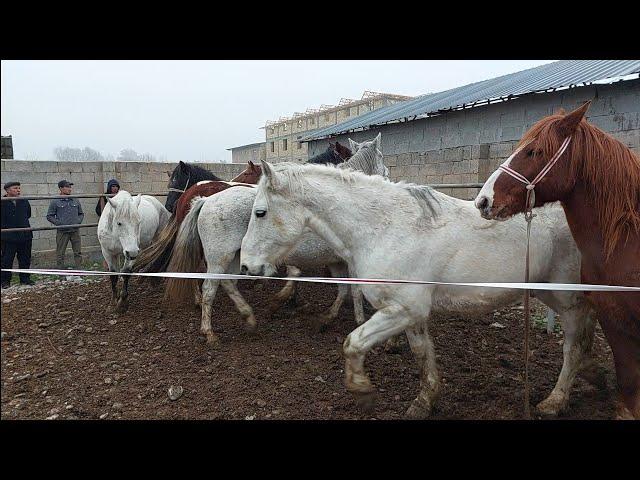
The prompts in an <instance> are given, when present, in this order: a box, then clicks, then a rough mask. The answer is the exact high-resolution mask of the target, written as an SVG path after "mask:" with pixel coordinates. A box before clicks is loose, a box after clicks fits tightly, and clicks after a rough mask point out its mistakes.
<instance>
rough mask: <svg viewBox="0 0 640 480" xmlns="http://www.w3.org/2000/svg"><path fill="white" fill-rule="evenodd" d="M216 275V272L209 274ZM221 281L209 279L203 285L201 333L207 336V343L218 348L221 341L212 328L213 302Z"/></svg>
mask: <svg viewBox="0 0 640 480" xmlns="http://www.w3.org/2000/svg"><path fill="white" fill-rule="evenodd" d="M208 273H216V272H208ZM219 284H220V280H210V279H207V280H205V281H204V283H203V284H202V304H201V306H202V317H201V320H200V333H202V334H203V335H205V336H206V338H207V343H208V344H209V345H210V346H211V347H212V348H216V347H218V346H219V345H220V339H219V338H218V336H217V335H216V334H215V333H213V329H212V328H211V310H212V309H213V300H214V299H215V298H216V292H217V290H218V285H219Z"/></svg>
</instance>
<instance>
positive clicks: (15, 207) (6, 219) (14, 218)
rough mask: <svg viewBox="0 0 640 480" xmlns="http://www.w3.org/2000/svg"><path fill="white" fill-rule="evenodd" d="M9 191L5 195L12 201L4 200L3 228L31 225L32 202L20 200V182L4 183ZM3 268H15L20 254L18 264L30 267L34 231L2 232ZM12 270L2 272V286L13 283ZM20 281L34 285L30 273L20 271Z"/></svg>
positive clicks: (6, 286) (5, 286)
mask: <svg viewBox="0 0 640 480" xmlns="http://www.w3.org/2000/svg"><path fill="white" fill-rule="evenodd" d="M4 190H5V191H6V192H7V193H6V195H4V196H5V197H9V198H11V199H12V200H11V201H3V202H2V215H1V217H2V228H3V229H4V228H22V227H31V225H29V218H31V204H30V203H29V200H18V197H19V196H20V182H7V183H5V185H4ZM1 240H2V268H13V259H14V258H15V257H16V254H17V255H18V266H19V267H20V268H29V267H30V266H31V243H32V240H33V232H31V231H28V232H8V233H3V234H2V238H1ZM11 276H12V274H11V272H2V288H8V287H9V286H10V285H11ZM19 277H20V283H21V284H23V285H33V281H32V280H31V277H30V275H29V274H28V273H20V274H19Z"/></svg>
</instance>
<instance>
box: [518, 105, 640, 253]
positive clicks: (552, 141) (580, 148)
mask: <svg viewBox="0 0 640 480" xmlns="http://www.w3.org/2000/svg"><path fill="white" fill-rule="evenodd" d="M563 113H564V112H562V111H560V112H559V113H556V114H554V115H550V116H548V117H545V118H543V119H542V120H540V121H539V122H537V123H536V124H535V125H534V126H533V127H532V128H531V129H530V130H529V131H528V132H527V133H526V134H525V135H524V137H522V140H521V141H520V144H519V145H523V144H525V143H527V142H529V141H532V140H534V139H536V147H537V148H539V149H541V150H542V152H543V153H544V155H545V157H546V158H551V156H552V155H553V154H555V152H557V151H558V149H559V148H560V144H561V142H562V141H563V140H564V139H563V138H558V135H557V134H555V133H554V127H555V125H556V124H557V122H558V121H559V120H561V119H562V118H564V114H563ZM569 147H570V148H569V154H570V159H569V175H570V176H571V178H572V179H581V180H582V181H584V182H585V183H586V184H587V185H588V188H587V189H586V190H587V195H588V196H589V197H590V199H591V201H592V202H593V204H594V206H595V209H596V214H597V218H598V223H599V225H600V228H601V229H602V236H603V239H604V253H605V258H607V259H608V258H609V256H610V255H611V253H612V252H613V250H614V248H615V246H616V245H617V244H618V242H619V241H620V240H621V239H622V237H623V236H624V237H625V242H626V240H627V239H628V237H629V235H630V234H631V233H632V231H634V232H635V233H636V234H638V233H640V208H639V207H640V157H638V155H636V154H635V153H634V152H633V151H632V150H631V149H630V148H628V147H627V146H626V145H624V144H623V143H622V142H620V141H619V140H617V139H615V138H614V137H613V136H611V135H609V134H607V133H606V132H603V131H602V130H600V129H599V128H598V127H596V126H594V125H591V124H589V123H588V122H587V121H586V120H585V119H584V118H583V119H582V121H580V123H579V124H578V126H577V128H576V130H575V132H574V134H573V135H572V137H571V144H570V145H569Z"/></svg>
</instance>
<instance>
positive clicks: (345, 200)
mask: <svg viewBox="0 0 640 480" xmlns="http://www.w3.org/2000/svg"><path fill="white" fill-rule="evenodd" d="M323 185H327V184H323ZM329 185H331V186H330V187H329V188H315V187H309V188H311V189H313V192H307V194H306V195H305V198H313V201H312V202H308V201H305V199H301V202H302V204H303V205H304V206H305V207H306V208H307V209H308V210H309V212H310V213H311V219H310V222H309V225H310V227H311V228H312V229H313V230H314V231H315V232H316V233H317V234H318V235H319V236H320V237H322V238H323V239H324V240H326V241H327V242H328V243H329V244H330V245H331V247H332V248H333V249H334V250H335V251H336V253H337V254H338V255H340V256H341V257H343V258H345V260H347V261H348V259H347V257H353V256H354V255H357V253H358V252H359V251H361V250H364V251H367V250H368V249H369V247H368V246H367V245H368V244H369V243H371V242H372V241H375V239H376V238H378V236H379V234H380V231H379V228H378V226H379V225H381V224H384V225H386V226H387V228H388V229H390V230H393V224H394V223H395V221H396V220H395V218H394V217H395V215H393V214H392V213H390V212H394V211H395V210H394V205H393V201H392V200H390V199H388V198H386V197H384V195H380V193H379V192H375V194H373V193H372V194H371V195H366V194H365V195H363V194H361V193H359V192H355V193H354V194H352V195H349V194H348V193H347V192H348V191H353V190H352V189H351V188H350V189H348V190H347V189H345V188H344V185H342V183H341V181H340V180H338V179H336V180H335V183H331V184H329ZM362 188H363V189H366V187H362ZM364 191H366V190H364ZM382 217H384V218H382Z"/></svg>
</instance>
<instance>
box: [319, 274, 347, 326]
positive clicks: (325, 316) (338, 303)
mask: <svg viewBox="0 0 640 480" xmlns="http://www.w3.org/2000/svg"><path fill="white" fill-rule="evenodd" d="M329 271H330V272H331V276H332V277H344V276H345V275H346V273H347V269H346V267H345V266H344V265H340V264H333V265H329ZM348 293H349V285H346V284H344V283H339V284H338V295H337V296H336V299H335V300H334V301H333V304H332V305H331V307H329V310H327V311H326V312H324V313H321V314H318V315H315V316H314V317H313V320H312V325H313V329H314V330H315V331H321V330H323V329H325V328H326V327H327V325H329V324H330V323H331V322H332V320H334V319H335V318H336V317H337V316H338V313H339V312H340V308H341V307H342V304H343V303H344V301H345V299H346V298H347V294H348Z"/></svg>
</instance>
